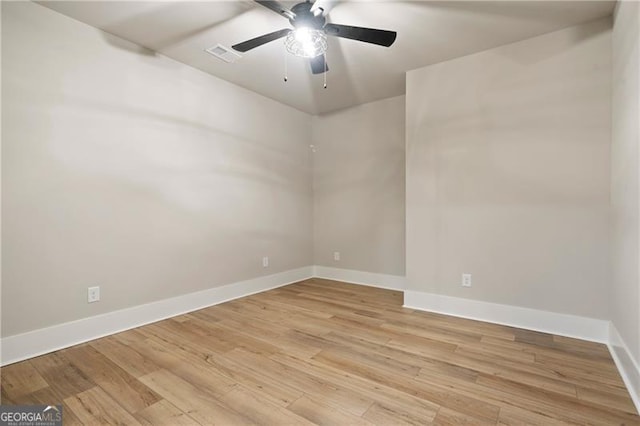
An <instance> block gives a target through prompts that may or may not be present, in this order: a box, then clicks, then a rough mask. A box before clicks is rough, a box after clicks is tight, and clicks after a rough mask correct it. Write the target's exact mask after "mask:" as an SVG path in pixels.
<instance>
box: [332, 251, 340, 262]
mask: <svg viewBox="0 0 640 426" xmlns="http://www.w3.org/2000/svg"><path fill="white" fill-rule="evenodd" d="M333 260H335V261H338V260H340V252H339V251H334V252H333Z"/></svg>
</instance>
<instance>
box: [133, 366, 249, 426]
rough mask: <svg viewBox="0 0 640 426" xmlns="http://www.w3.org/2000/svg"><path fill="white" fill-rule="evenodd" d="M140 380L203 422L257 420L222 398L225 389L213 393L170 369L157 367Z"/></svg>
mask: <svg viewBox="0 0 640 426" xmlns="http://www.w3.org/2000/svg"><path fill="white" fill-rule="evenodd" d="M140 381H141V382H142V383H144V384H145V385H147V386H148V387H149V388H151V389H153V390H154V391H155V392H156V393H158V394H159V395H162V397H163V398H165V399H166V400H168V401H171V403H172V404H174V405H175V406H176V407H177V408H179V409H180V410H182V411H183V412H185V413H188V414H189V416H190V417H192V418H193V419H194V420H196V421H197V422H198V423H200V424H203V425H208V424H238V425H241V424H242V425H244V424H253V423H254V422H251V421H250V420H249V419H248V418H246V417H244V416H243V415H241V414H240V413H238V412H236V411H234V410H232V409H231V408H229V407H228V406H226V405H225V404H223V403H222V402H220V399H221V398H222V397H223V396H224V394H225V392H216V393H211V392H210V391H209V390H202V389H199V388H197V387H196V386H193V385H192V384H191V383H189V382H187V381H185V380H183V379H182V378H180V377H178V376H176V375H174V374H172V373H171V372H169V371H166V370H158V371H154V372H153V373H150V374H147V375H146V376H142V377H140ZM229 392H230V391H229Z"/></svg>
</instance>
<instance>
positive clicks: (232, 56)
mask: <svg viewBox="0 0 640 426" xmlns="http://www.w3.org/2000/svg"><path fill="white" fill-rule="evenodd" d="M204 51H205V52H207V53H210V54H212V55H213V56H215V57H216V58H218V59H222V60H223V61H225V62H229V63H233V62H235V61H237V60H238V59H240V58H242V56H240V55H239V54H237V53H236V52H234V51H233V50H231V49H230V48H228V47H225V46H223V45H221V44H217V45H215V46H213V47H210V48H208V49H205V50H204Z"/></svg>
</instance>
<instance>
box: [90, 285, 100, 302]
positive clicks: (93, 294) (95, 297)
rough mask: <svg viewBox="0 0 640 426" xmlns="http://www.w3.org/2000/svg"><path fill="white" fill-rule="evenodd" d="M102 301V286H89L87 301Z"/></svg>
mask: <svg viewBox="0 0 640 426" xmlns="http://www.w3.org/2000/svg"><path fill="white" fill-rule="evenodd" d="M99 301H100V287H89V288H88V289H87V303H93V302H99Z"/></svg>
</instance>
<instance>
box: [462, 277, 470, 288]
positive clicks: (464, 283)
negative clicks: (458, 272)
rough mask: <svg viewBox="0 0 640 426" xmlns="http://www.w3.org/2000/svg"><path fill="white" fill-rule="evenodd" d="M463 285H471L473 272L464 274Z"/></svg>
mask: <svg viewBox="0 0 640 426" xmlns="http://www.w3.org/2000/svg"><path fill="white" fill-rule="evenodd" d="M462 287H471V274H462Z"/></svg>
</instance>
